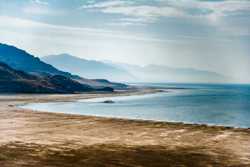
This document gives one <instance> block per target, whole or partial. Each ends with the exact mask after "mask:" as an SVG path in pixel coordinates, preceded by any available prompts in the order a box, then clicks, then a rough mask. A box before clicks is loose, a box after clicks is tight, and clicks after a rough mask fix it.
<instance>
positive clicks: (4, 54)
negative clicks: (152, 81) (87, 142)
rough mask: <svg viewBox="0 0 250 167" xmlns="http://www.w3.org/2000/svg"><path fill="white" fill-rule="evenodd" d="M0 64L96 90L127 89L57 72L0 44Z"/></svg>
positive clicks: (16, 49) (20, 51)
mask: <svg viewBox="0 0 250 167" xmlns="http://www.w3.org/2000/svg"><path fill="white" fill-rule="evenodd" d="M0 62H3V63H5V64H7V65H9V66H10V67H11V68H13V69H16V70H21V71H24V72H26V73H29V74H35V75H39V76H53V75H61V76H64V77H67V78H70V79H72V80H76V81H77V82H79V83H81V84H84V85H91V86H92V87H94V88H96V89H101V88H104V87H112V88H115V89H124V88H127V85H124V84H120V83H113V82H103V81H101V80H90V79H86V78H83V77H87V76H84V75H83V76H82V77H79V76H77V75H75V74H73V75H72V74H71V73H69V72H64V71H61V69H60V70H58V69H57V68H55V67H54V66H52V65H50V64H47V63H45V62H43V61H42V60H40V59H39V58H37V57H35V56H33V55H31V54H29V53H27V52H26V51H24V50H22V49H19V48H16V47H14V46H10V45H6V44H1V43H0ZM67 63H68V62H67V61H66V62H65V64H67ZM69 63H70V62H69ZM87 73H88V72H87ZM87 73H86V74H87ZM109 75H111V73H109Z"/></svg>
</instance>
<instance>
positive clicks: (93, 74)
mask: <svg viewBox="0 0 250 167" xmlns="http://www.w3.org/2000/svg"><path fill="white" fill-rule="evenodd" d="M41 59H42V60H43V61H44V62H46V63H49V64H52V65H53V66H55V67H56V68H58V69H62V70H64V71H68V72H70V73H74V74H77V75H80V76H84V77H86V78H90V79H104V78H106V79H108V80H112V81H119V82H127V81H134V80H135V79H136V78H135V77H134V76H133V75H132V74H131V73H129V72H128V71H126V70H124V69H122V68H120V67H114V66H112V65H109V64H106V63H104V62H101V61H95V60H86V59H81V58H78V57H74V56H72V55H69V54H59V55H50V56H46V57H42V58H41Z"/></svg>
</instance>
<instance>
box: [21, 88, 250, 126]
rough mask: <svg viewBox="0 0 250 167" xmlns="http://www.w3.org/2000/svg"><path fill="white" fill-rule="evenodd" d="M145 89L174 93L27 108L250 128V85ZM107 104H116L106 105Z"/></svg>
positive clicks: (36, 105)
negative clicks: (165, 90) (107, 101)
mask: <svg viewBox="0 0 250 167" xmlns="http://www.w3.org/2000/svg"><path fill="white" fill-rule="evenodd" d="M141 85H143V86H151V87H157V88H161V89H168V88H170V92H163V93H157V94H150V95H141V96H139V95H138V96H126V97H109V98H96V99H88V100H81V101H77V102H56V103H34V104H28V105H26V106H23V107H24V108H29V109H34V110H42V111H49V112H61V113H70V114H82V115H93V116H104V117H117V118H129V119H144V120H156V121H168V122H185V123H197V124H209V125H223V126H233V127H243V128H249V127H250V85H212V84H211V85H209V84H141ZM182 88H185V89H182ZM105 100H113V101H115V103H112V104H107V103H102V102H103V101H105Z"/></svg>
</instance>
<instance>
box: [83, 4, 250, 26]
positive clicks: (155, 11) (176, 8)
mask: <svg viewBox="0 0 250 167" xmlns="http://www.w3.org/2000/svg"><path fill="white" fill-rule="evenodd" d="M135 2H136V1H125V0H108V1H103V2H96V3H94V2H93V3H91V4H88V5H83V6H81V8H82V9H87V10H90V11H93V10H96V11H100V12H102V13H108V14H121V15H125V16H131V17H135V18H140V19H141V20H142V19H143V22H145V20H147V21H148V23H152V22H153V21H157V20H158V19H159V18H160V17H186V18H200V17H203V18H205V19H208V20H210V21H217V20H218V19H220V18H221V17H223V16H226V15H228V14H233V13H237V12H241V11H249V10H250V1H248V0H226V1H216V2H215V1H199V0H178V1H176V0H155V5H145V3H143V1H141V3H139V2H140V1H138V3H135ZM192 10H193V11H198V12H193V13H192ZM131 23H134V22H131Z"/></svg>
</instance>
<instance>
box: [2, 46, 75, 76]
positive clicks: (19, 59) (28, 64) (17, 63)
mask: <svg viewBox="0 0 250 167" xmlns="http://www.w3.org/2000/svg"><path fill="white" fill-rule="evenodd" d="M0 62H3V63H5V64H7V65H9V66H10V67H12V68H14V69H17V70H21V71H24V72H27V73H34V74H39V75H63V76H71V74H70V73H67V72H63V71H60V70H58V69H56V68H55V67H53V66H51V65H49V64H46V63H44V62H43V61H41V60H40V59H39V58H37V57H35V56H33V55H31V54H29V53H27V52H26V51H24V50H22V49H19V48H16V47H14V46H10V45H7V44H1V43H0Z"/></svg>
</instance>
